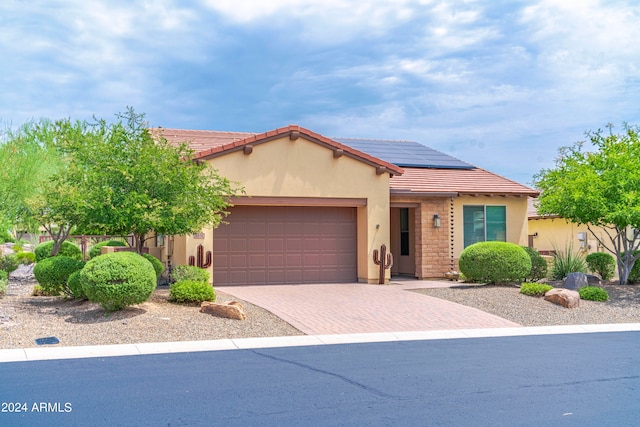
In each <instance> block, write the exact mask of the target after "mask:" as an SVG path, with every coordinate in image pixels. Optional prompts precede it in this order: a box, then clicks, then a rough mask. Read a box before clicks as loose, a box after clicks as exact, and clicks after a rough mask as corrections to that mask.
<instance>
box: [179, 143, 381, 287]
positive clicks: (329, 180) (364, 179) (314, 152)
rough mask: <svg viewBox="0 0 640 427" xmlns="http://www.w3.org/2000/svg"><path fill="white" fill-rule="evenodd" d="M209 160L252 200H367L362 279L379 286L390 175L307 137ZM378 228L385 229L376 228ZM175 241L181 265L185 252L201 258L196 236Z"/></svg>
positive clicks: (361, 220)
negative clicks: (377, 255) (376, 255)
mask: <svg viewBox="0 0 640 427" xmlns="http://www.w3.org/2000/svg"><path fill="white" fill-rule="evenodd" d="M208 162H209V163H210V164H211V165H212V166H213V167H214V168H216V169H217V170H218V172H219V173H220V175H222V176H225V177H227V178H229V179H230V180H232V181H235V182H237V183H239V184H240V185H241V186H242V187H243V188H244V190H245V193H246V196H253V197H259V196H260V197H306V198H358V199H362V198H365V199H366V206H363V207H358V209H357V216H358V218H357V223H358V225H357V227H358V280H360V281H363V282H368V283H376V282H377V280H378V266H376V265H375V264H374V263H373V250H374V249H376V248H379V247H380V246H381V245H382V244H383V243H386V244H387V246H388V245H389V175H388V174H387V173H384V174H381V175H377V174H376V168H375V167H374V166H371V165H368V164H365V163H363V162H361V161H359V160H356V159H353V158H350V157H348V156H346V155H343V156H342V157H339V158H334V156H333V151H332V150H331V149H328V148H326V147H324V146H321V145H319V144H316V143H314V142H311V141H308V140H306V139H304V137H300V138H298V139H296V140H293V141H292V140H290V139H289V137H288V136H285V137H282V138H280V139H277V140H273V141H269V142H266V143H262V144H258V145H255V147H254V148H253V152H252V153H251V154H244V152H243V151H242V150H240V151H235V152H231V153H228V154H225V155H223V156H220V157H215V158H212V159H210V160H208ZM229 220H230V221H232V220H233V218H232V217H229ZM377 224H379V225H380V226H379V227H376V225H377ZM205 231H206V235H207V236H212V235H213V233H212V231H211V230H205ZM175 240H176V246H175V256H174V258H175V260H176V261H178V260H180V261H184V260H183V259H182V258H180V256H179V255H178V253H179V252H180V251H181V250H184V251H185V252H186V253H187V254H195V248H196V246H197V245H198V244H201V243H202V241H201V240H194V239H192V238H191V237H186V238H184V237H183V238H181V237H176V239H175ZM205 241H206V243H207V245H208V247H206V250H212V244H213V243H212V242H213V240H212V239H211V240H209V238H208V237H207V239H205ZM178 248H181V249H180V250H179V249H178ZM177 263H184V262H177ZM210 272H212V269H211V268H210ZM389 277H390V272H389V270H387V278H389Z"/></svg>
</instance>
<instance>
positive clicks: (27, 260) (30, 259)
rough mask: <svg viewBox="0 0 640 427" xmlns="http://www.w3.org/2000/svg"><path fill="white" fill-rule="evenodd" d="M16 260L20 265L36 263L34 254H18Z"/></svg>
mask: <svg viewBox="0 0 640 427" xmlns="http://www.w3.org/2000/svg"><path fill="white" fill-rule="evenodd" d="M16 258H17V259H18V262H19V263H20V264H25V265H26V264H33V263H34V262H36V254H34V253H33V252H18V253H17V254H16Z"/></svg>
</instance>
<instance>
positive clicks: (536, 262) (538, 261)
mask: <svg viewBox="0 0 640 427" xmlns="http://www.w3.org/2000/svg"><path fill="white" fill-rule="evenodd" d="M522 249H524V250H525V252H526V253H527V255H529V258H530V259H531V272H530V273H529V274H528V275H527V277H525V279H526V280H533V281H534V282H535V281H537V280H540V279H544V278H545V277H547V261H545V260H544V258H542V255H540V254H539V253H538V251H537V250H535V249H533V248H530V247H528V246H522Z"/></svg>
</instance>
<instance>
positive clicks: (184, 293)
mask: <svg viewBox="0 0 640 427" xmlns="http://www.w3.org/2000/svg"><path fill="white" fill-rule="evenodd" d="M215 300H216V292H215V290H214V289H213V286H211V285H210V284H209V283H207V282H201V281H198V280H180V281H178V282H175V283H172V284H171V286H170V287H169V301H172V302H187V303H189V302H203V301H215Z"/></svg>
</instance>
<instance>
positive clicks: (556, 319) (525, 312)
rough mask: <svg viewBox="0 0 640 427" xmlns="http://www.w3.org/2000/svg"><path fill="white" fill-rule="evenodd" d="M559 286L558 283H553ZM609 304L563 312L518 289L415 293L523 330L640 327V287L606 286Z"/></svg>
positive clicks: (583, 305) (458, 288) (460, 287)
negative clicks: (474, 310)
mask: <svg viewBox="0 0 640 427" xmlns="http://www.w3.org/2000/svg"><path fill="white" fill-rule="evenodd" d="M550 284H551V285H552V286H558V285H559V283H557V282H556V283H550ZM602 288H604V289H605V290H606V291H607V293H608V294H609V301H605V302H595V301H586V300H581V301H580V306H579V307H577V308H572V309H568V308H564V307H561V306H559V305H556V304H553V303H550V302H548V301H545V300H544V299H543V298H542V297H531V296H527V295H523V294H521V293H520V289H519V288H518V287H516V286H492V285H465V284H460V285H455V286H454V287H451V288H438V289H416V290H414V291H413V292H418V293H422V294H425V295H429V296H432V297H436V298H441V299H445V300H449V301H453V302H456V303H458V304H463V305H466V306H469V307H475V308H477V309H480V310H482V311H485V312H487V313H491V314H495V315H497V316H500V317H502V318H505V319H507V320H511V321H512V322H516V323H519V324H520V325H522V326H553V325H588V324H606V323H640V286H638V285H624V286H620V285H617V284H615V283H613V282H611V283H606V284H603V286H602Z"/></svg>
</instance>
